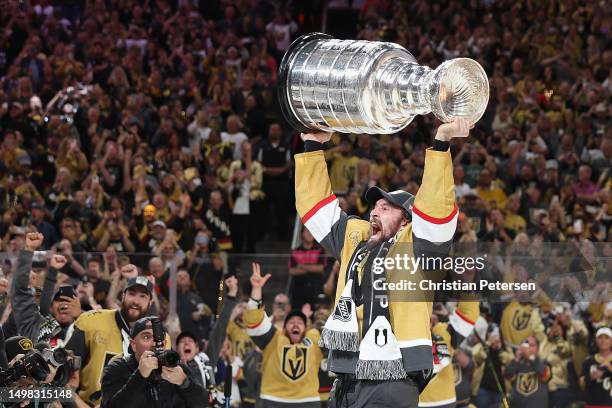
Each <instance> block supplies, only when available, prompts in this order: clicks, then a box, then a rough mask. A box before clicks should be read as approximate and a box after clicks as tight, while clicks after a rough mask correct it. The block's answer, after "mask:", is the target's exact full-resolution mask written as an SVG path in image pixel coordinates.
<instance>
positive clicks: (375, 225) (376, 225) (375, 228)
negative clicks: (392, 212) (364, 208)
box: [370, 220, 382, 236]
mask: <svg viewBox="0 0 612 408" xmlns="http://www.w3.org/2000/svg"><path fill="white" fill-rule="evenodd" d="M370 230H371V231H372V234H371V236H376V235H378V233H380V232H381V231H382V225H381V224H380V222H379V221H377V220H372V221H370Z"/></svg>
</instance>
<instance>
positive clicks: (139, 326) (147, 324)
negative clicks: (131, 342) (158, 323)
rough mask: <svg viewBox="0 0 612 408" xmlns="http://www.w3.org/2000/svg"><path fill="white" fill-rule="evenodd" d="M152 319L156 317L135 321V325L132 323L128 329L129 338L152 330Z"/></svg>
mask: <svg viewBox="0 0 612 408" xmlns="http://www.w3.org/2000/svg"><path fill="white" fill-rule="evenodd" d="M152 319H157V316H147V317H142V318H140V319H138V320H136V323H134V325H133V326H132V328H131V329H130V337H131V338H134V337H136V336H138V333H140V332H141V331H143V330H146V329H151V328H153V323H151V320H152Z"/></svg>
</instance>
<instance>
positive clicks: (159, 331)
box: [151, 318, 181, 367]
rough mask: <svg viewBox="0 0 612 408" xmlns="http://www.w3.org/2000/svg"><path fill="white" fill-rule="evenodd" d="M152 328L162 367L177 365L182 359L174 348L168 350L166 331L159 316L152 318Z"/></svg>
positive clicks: (156, 352)
mask: <svg viewBox="0 0 612 408" xmlns="http://www.w3.org/2000/svg"><path fill="white" fill-rule="evenodd" d="M151 328H152V329H153V341H154V342H155V349H154V350H153V352H154V353H155V357H157V362H158V363H159V366H160V367H163V366H165V367H176V366H178V364H179V362H180V361H181V357H180V356H179V354H178V353H177V352H176V351H174V350H166V348H165V347H164V345H165V343H166V332H165V330H164V327H163V326H162V322H161V320H159V318H153V319H151Z"/></svg>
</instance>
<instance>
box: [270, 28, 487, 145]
mask: <svg viewBox="0 0 612 408" xmlns="http://www.w3.org/2000/svg"><path fill="white" fill-rule="evenodd" d="M278 78H279V84H278V86H279V89H278V99H279V103H280V106H281V110H282V112H283V116H284V117H285V119H286V120H287V121H288V122H289V124H290V125H291V126H293V127H294V128H295V129H296V130H299V131H300V132H312V131H313V130H314V131H316V130H321V131H336V132H342V133H369V134H388V133H395V132H398V131H399V130H401V129H403V128H404V127H406V126H408V124H409V123H410V122H411V121H412V120H413V119H414V117H415V116H416V115H425V114H428V113H430V112H431V113H433V114H434V115H435V116H436V117H437V118H438V119H440V120H441V121H442V122H450V121H452V120H453V119H454V118H464V119H466V120H467V121H468V122H469V123H470V124H471V125H473V124H475V123H476V122H477V121H478V120H479V119H480V118H481V117H482V115H483V113H484V111H485V109H486V107H487V103H488V101H489V81H488V79H487V75H486V73H485V71H484V69H482V67H481V66H480V64H479V63H478V62H476V61H474V60H472V59H469V58H456V59H452V60H449V61H445V62H444V63H443V64H441V65H440V66H439V67H438V68H437V69H435V70H432V69H431V68H428V67H426V66H423V65H419V64H417V62H416V60H415V58H414V57H413V56H412V54H410V52H408V50H406V49H405V48H403V47H401V46H399V45H397V44H394V43H388V42H375V41H353V40H338V39H334V38H332V37H331V36H329V35H327V34H322V33H312V34H306V35H304V36H302V37H300V38H298V39H297V40H295V41H294V42H293V43H292V44H291V46H290V47H289V49H288V50H287V52H286V53H285V55H284V57H283V60H282V62H281V64H280V67H279V77H278Z"/></svg>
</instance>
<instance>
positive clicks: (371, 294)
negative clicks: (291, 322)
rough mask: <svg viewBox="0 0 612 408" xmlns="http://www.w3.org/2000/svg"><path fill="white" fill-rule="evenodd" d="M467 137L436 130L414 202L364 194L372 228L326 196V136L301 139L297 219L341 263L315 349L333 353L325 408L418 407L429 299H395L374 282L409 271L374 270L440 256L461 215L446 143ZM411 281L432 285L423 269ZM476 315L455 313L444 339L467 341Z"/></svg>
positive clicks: (428, 346)
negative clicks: (333, 301)
mask: <svg viewBox="0 0 612 408" xmlns="http://www.w3.org/2000/svg"><path fill="white" fill-rule="evenodd" d="M468 133H469V128H468V124H467V122H465V121H464V120H462V119H456V120H454V121H453V122H451V123H445V124H442V125H441V126H440V127H439V128H438V129H437V133H436V136H435V140H434V143H433V146H432V148H430V149H427V150H426V153H425V168H424V173H423V180H422V184H421V186H420V188H419V190H418V193H417V195H416V197H415V196H413V195H412V194H410V193H408V192H406V191H401V190H398V191H392V192H386V191H384V190H382V189H381V188H379V187H371V188H370V189H369V190H368V191H367V192H366V194H365V198H366V200H367V201H368V203H369V204H370V207H371V213H370V221H369V222H368V221H365V220H361V219H359V218H353V217H348V216H347V215H346V214H345V213H344V212H343V211H342V210H341V209H340V205H339V202H338V199H337V198H336V196H335V195H334V194H333V193H332V190H331V184H330V181H329V174H328V170H327V164H326V162H325V156H324V153H323V150H324V143H325V142H327V141H329V140H330V138H331V136H332V134H331V133H324V132H320V133H309V134H302V139H303V140H304V151H305V152H304V153H302V154H298V155H296V156H295V164H296V177H295V192H296V206H297V210H298V214H299V215H300V217H301V219H302V223H303V224H304V225H305V226H306V227H307V228H308V230H309V231H310V232H311V233H312V235H313V236H314V237H315V239H316V240H317V241H318V242H319V243H320V244H321V245H322V246H323V247H324V248H325V249H327V251H329V252H330V253H331V254H333V255H334V257H335V258H336V259H338V260H339V261H340V273H339V274H338V285H337V290H336V307H335V310H334V312H333V313H332V314H331V316H330V317H329V319H328V321H327V323H326V324H325V327H324V328H323V329H322V332H321V342H320V345H321V346H323V347H325V348H327V349H329V350H330V353H329V359H328V368H329V371H331V372H334V373H336V374H337V375H338V379H337V380H336V381H335V382H334V387H333V389H332V392H331V394H330V401H329V406H330V407H336V406H338V407H340V406H342V407H348V408H353V407H383V406H393V407H398V408H404V407H411V408H412V407H417V405H418V396H419V391H420V390H422V389H423V388H424V387H425V384H426V383H427V381H428V380H429V378H431V372H432V369H433V357H432V340H431V331H430V324H429V318H430V315H431V312H432V299H431V298H429V297H428V296H429V295H422V296H417V297H416V298H415V299H414V300H412V301H406V300H405V299H404V300H402V298H400V299H398V298H397V294H396V293H391V291H387V290H386V288H385V286H384V285H381V283H383V282H385V281H391V280H393V279H395V278H396V277H397V276H396V275H398V274H399V273H402V272H406V271H402V270H400V269H401V267H400V266H399V265H397V266H395V267H394V268H393V269H388V268H389V267H387V268H381V266H382V265H385V266H387V262H386V261H393V260H394V259H395V257H396V256H399V257H403V256H404V255H407V256H410V257H413V259H416V258H423V259H425V258H428V257H430V256H431V255H432V254H433V255H434V256H437V257H444V256H446V252H447V251H448V249H449V248H450V243H451V241H452V238H453V235H454V233H455V229H456V225H457V218H458V212H459V211H458V208H457V205H456V203H455V192H454V182H453V165H452V158H451V154H450V150H449V141H450V139H451V138H453V137H461V138H464V137H467V136H468ZM413 265H414V264H413ZM408 272H409V275H412V276H413V278H414V279H428V278H429V277H428V276H427V273H428V272H427V271H424V270H423V268H420V267H417V268H415V270H413V271H408ZM417 288H418V283H417ZM394 296H395V298H394ZM477 316H478V303H468V302H465V303H464V306H462V307H458V308H457V310H456V312H454V313H453V314H452V315H451V316H450V321H451V323H452V322H454V324H451V325H449V327H450V329H449V330H451V331H452V333H451V335H452V336H455V337H456V336H457V335H462V336H466V335H467V334H469V332H470V331H471V329H472V327H473V324H474V321H475V319H476V317H477Z"/></svg>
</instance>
